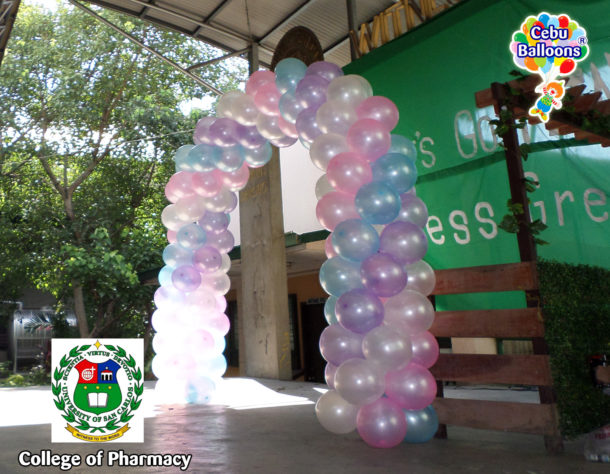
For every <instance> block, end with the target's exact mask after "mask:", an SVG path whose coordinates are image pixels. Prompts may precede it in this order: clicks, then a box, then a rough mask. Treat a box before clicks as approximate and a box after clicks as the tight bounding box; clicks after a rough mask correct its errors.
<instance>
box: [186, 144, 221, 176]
mask: <svg viewBox="0 0 610 474" xmlns="http://www.w3.org/2000/svg"><path fill="white" fill-rule="evenodd" d="M221 156H222V152H221V151H220V148H219V147H217V146H213V145H206V144H205V143H200V144H199V145H195V146H194V147H193V148H192V149H191V151H189V153H188V156H187V161H188V164H189V165H190V167H191V170H192V171H212V170H213V169H215V168H216V167H217V165H218V162H219V161H220V158H221Z"/></svg>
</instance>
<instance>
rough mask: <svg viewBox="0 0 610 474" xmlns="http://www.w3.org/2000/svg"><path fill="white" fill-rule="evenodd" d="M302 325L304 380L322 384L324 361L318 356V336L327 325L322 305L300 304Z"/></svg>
mask: <svg viewBox="0 0 610 474" xmlns="http://www.w3.org/2000/svg"><path fill="white" fill-rule="evenodd" d="M301 319H302V325H303V356H304V359H305V368H304V369H305V380H306V381H307V382H319V383H324V368H325V367H326V361H325V360H324V359H323V358H322V355H321V354H320V347H319V341H320V334H322V331H323V330H324V328H325V327H326V326H328V323H327V322H326V318H325V317H324V303H315V304H308V303H301Z"/></svg>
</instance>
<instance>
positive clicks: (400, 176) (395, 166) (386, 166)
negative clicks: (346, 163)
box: [371, 153, 417, 194]
mask: <svg viewBox="0 0 610 474" xmlns="http://www.w3.org/2000/svg"><path fill="white" fill-rule="evenodd" d="M371 168H372V170H373V181H382V182H384V183H387V184H390V185H391V186H392V187H393V188H394V189H395V190H396V192H397V193H398V194H402V193H406V192H407V191H408V190H409V189H411V188H412V187H413V186H414V185H415V181H417V168H415V163H414V162H413V160H411V159H410V158H409V157H407V155H403V154H402V153H386V154H385V155H383V156H381V157H380V158H378V159H377V161H375V162H374V163H373V166H371Z"/></svg>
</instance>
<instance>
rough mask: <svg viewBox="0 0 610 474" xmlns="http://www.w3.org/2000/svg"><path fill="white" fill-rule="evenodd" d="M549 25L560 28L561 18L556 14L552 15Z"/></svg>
mask: <svg viewBox="0 0 610 474" xmlns="http://www.w3.org/2000/svg"><path fill="white" fill-rule="evenodd" d="M548 26H552V27H553V28H559V19H558V18H557V17H556V16H553V17H551V19H550V20H549V22H548Z"/></svg>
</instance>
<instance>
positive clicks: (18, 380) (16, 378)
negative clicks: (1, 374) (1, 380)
mask: <svg viewBox="0 0 610 474" xmlns="http://www.w3.org/2000/svg"><path fill="white" fill-rule="evenodd" d="M5 384H6V385H8V386H9V387H23V386H24V385H25V377H24V376H23V375H20V374H13V375H11V376H10V377H9V378H7V379H6V381H5Z"/></svg>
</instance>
